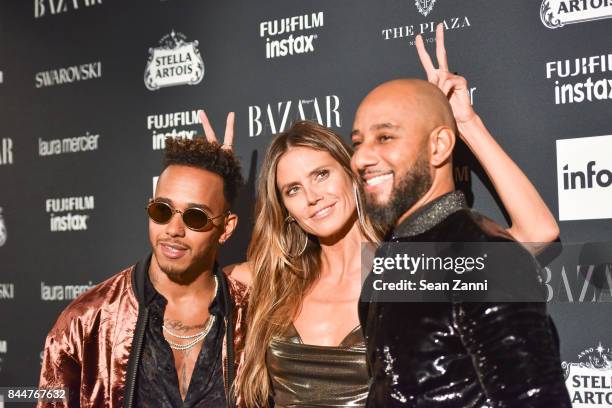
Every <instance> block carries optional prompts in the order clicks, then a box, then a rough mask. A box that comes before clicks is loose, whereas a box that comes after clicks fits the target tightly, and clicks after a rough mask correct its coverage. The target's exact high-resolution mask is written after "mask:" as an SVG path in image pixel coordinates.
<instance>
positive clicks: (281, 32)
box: [259, 11, 324, 59]
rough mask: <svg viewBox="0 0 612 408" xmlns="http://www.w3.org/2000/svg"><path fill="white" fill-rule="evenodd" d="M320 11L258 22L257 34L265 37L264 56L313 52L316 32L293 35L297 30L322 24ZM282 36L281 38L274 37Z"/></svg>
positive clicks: (316, 36) (305, 29)
mask: <svg viewBox="0 0 612 408" xmlns="http://www.w3.org/2000/svg"><path fill="white" fill-rule="evenodd" d="M323 18H324V13H323V12H322V11H319V12H316V13H311V14H304V15H301V16H293V17H286V18H281V19H278V20H272V21H264V22H261V23H259V36H260V37H261V38H264V37H265V38H266V58H268V59H270V58H277V57H284V56H287V55H296V54H306V53H309V52H314V50H315V45H314V43H315V40H316V39H318V34H316V33H314V34H310V33H308V34H301V35H297V34H296V35H295V36H294V35H293V33H295V32H298V31H308V30H312V29H314V28H320V27H323V26H324V21H323ZM277 36H283V37H282V38H275V37H277Z"/></svg>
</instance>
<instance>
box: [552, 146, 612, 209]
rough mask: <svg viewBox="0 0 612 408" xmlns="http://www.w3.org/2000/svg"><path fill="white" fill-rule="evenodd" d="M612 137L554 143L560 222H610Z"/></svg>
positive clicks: (611, 206) (611, 207)
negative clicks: (611, 152)
mask: <svg viewBox="0 0 612 408" xmlns="http://www.w3.org/2000/svg"><path fill="white" fill-rule="evenodd" d="M610 151H612V135H607V136H594V137H581V138H576V139H562V140H557V189H558V194H559V220H560V221H569V220H591V219H601V218H612V205H610V203H611V202H612V156H610Z"/></svg>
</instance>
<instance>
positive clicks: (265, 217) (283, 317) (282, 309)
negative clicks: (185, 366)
mask: <svg viewBox="0 0 612 408" xmlns="http://www.w3.org/2000/svg"><path fill="white" fill-rule="evenodd" d="M293 147H306V148H310V149H314V150H319V151H324V152H327V153H329V154H330V155H331V156H332V157H333V158H334V159H335V160H336V161H337V162H338V163H340V165H341V166H342V169H343V170H344V171H345V173H346V174H347V175H348V176H349V177H350V178H351V180H352V181H353V183H354V185H356V186H357V185H358V183H359V179H358V178H357V176H355V174H354V173H353V172H352V171H351V167H350V161H351V153H352V149H351V148H350V147H349V146H348V145H347V144H346V143H345V142H344V141H343V140H342V139H341V138H340V136H338V135H337V134H336V133H334V132H333V131H332V130H330V129H328V128H326V127H323V126H320V125H318V124H317V123H314V122H310V121H299V122H296V123H294V124H293V125H292V126H291V127H290V128H289V129H287V130H286V131H285V132H282V133H280V134H278V135H277V136H276V137H275V138H274V139H273V140H272V143H271V144H270V146H269V147H268V150H267V152H266V156H265V158H264V160H263V163H262V167H261V170H260V173H259V180H258V195H257V203H256V209H255V217H256V219H255V226H254V229H253V235H252V237H251V243H250V245H249V249H248V254H247V257H248V263H249V266H250V268H251V273H252V276H253V285H252V288H251V290H252V292H251V300H250V302H249V310H248V315H247V318H248V320H247V321H248V324H249V331H248V335H247V338H246V344H245V352H244V361H243V362H242V364H241V367H240V369H239V372H238V376H237V379H236V384H235V388H234V391H235V393H236V397H237V399H238V400H239V401H241V402H242V403H243V404H244V405H246V406H247V407H265V406H268V397H269V396H270V395H271V391H272V390H271V386H270V377H269V374H268V370H267V368H266V350H267V348H268V345H269V344H270V341H271V340H272V339H273V338H274V337H277V336H280V335H282V333H283V332H284V331H285V330H286V329H287V327H288V326H289V325H290V324H291V322H292V321H293V319H294V318H295V316H296V314H297V312H298V310H299V309H300V307H301V304H302V300H303V299H304V296H305V295H306V293H307V292H308V290H309V289H310V288H311V287H312V285H313V284H314V283H315V282H316V281H317V279H318V278H319V273H320V257H321V247H320V245H319V243H318V240H317V238H316V237H314V236H311V235H308V234H306V233H305V232H304V231H303V230H302V229H301V228H300V227H299V226H298V225H297V222H289V223H288V222H286V220H287V217H288V215H289V214H288V212H287V210H286V208H285V207H284V205H283V203H282V199H281V195H280V192H279V191H278V189H277V187H276V168H277V165H278V162H279V160H280V158H281V157H282V156H283V154H285V153H286V152H287V151H288V150H289V149H291V148H293ZM356 197H357V200H358V203H356V204H357V205H359V206H360V208H363V205H364V203H363V200H362V197H361V194H356ZM359 213H360V214H359V216H358V217H357V220H358V221H357V222H359V225H360V228H361V232H362V234H363V235H364V236H365V237H366V239H368V240H369V241H371V242H377V241H378V240H379V237H380V231H378V230H377V229H376V228H375V227H374V226H373V225H372V223H371V222H370V221H369V219H368V218H367V217H366V216H365V214H363V212H359Z"/></svg>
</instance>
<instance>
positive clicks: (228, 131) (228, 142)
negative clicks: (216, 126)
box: [223, 112, 236, 150]
mask: <svg viewBox="0 0 612 408" xmlns="http://www.w3.org/2000/svg"><path fill="white" fill-rule="evenodd" d="M235 116H236V115H234V112H230V113H228V114H227V120H226V121H225V137H224V138H223V148H224V149H228V150H232V144H233V143H234V118H235Z"/></svg>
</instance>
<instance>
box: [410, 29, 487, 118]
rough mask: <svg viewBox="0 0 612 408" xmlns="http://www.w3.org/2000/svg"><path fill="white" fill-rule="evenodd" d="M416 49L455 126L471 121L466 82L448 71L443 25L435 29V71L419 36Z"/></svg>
mask: <svg viewBox="0 0 612 408" xmlns="http://www.w3.org/2000/svg"><path fill="white" fill-rule="evenodd" d="M416 49H417V52H418V54H419V59H420V60H421V64H422V65H423V68H424V69H425V73H426V74H427V80H428V81H429V82H431V83H432V84H434V85H436V86H437V87H438V88H440V89H441V90H442V92H444V95H446V97H447V98H448V101H449V103H450V105H451V107H452V108H453V115H454V116H455V120H456V121H457V125H461V124H463V123H466V122H469V121H470V120H472V119H473V118H474V117H475V116H476V112H474V109H473V108H472V103H471V98H470V92H469V88H468V83H467V80H466V79H465V78H464V77H462V76H459V75H456V74H453V73H451V72H449V71H448V60H447V58H446V48H444V25H443V24H442V23H440V24H438V26H437V27H436V58H437V59H438V65H439V67H438V68H437V69H436V68H435V67H434V64H433V62H432V61H431V58H430V57H429V54H428V53H427V50H426V49H425V43H424V42H423V37H421V35H420V34H419V35H417V37H416Z"/></svg>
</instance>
